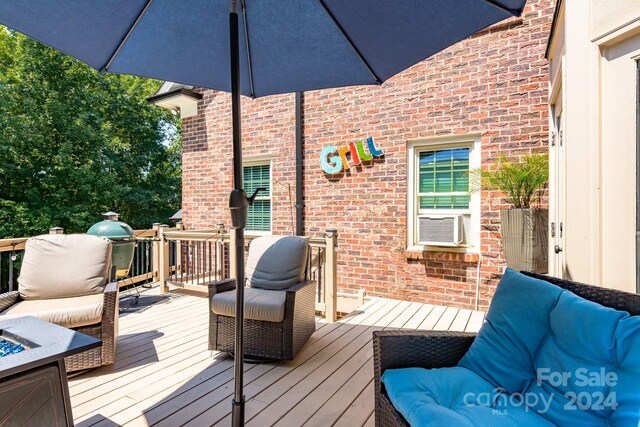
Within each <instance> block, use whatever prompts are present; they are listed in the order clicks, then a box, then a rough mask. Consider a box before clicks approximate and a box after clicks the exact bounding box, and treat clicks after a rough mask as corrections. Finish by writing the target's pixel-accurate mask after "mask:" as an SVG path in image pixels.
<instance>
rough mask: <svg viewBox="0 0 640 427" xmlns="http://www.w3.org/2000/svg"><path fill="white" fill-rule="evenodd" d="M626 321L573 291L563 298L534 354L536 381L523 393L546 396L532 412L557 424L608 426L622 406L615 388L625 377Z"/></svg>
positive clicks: (561, 297)
mask: <svg viewBox="0 0 640 427" xmlns="http://www.w3.org/2000/svg"><path fill="white" fill-rule="evenodd" d="M625 318H629V313H626V312H622V311H618V310H614V309H612V308H608V307H604V306H602V305H600V304H596V303H594V302H591V301H588V300H586V299H584V298H581V297H579V296H576V295H575V294H573V293H571V292H564V293H563V294H562V295H560V298H559V300H558V303H557V304H556V306H555V307H554V308H553V309H552V310H551V313H550V315H549V319H550V322H549V323H550V329H549V331H548V334H547V335H546V337H545V338H544V340H543V342H542V345H541V346H540V349H539V350H538V351H537V353H536V354H534V363H535V377H534V378H533V379H534V381H532V382H531V384H529V386H528V387H526V388H525V389H524V390H523V393H524V394H525V395H529V396H539V397H540V399H539V402H540V403H538V404H536V405H533V404H532V405H531V406H532V409H536V410H538V411H539V412H541V413H543V416H544V417H545V418H547V419H548V420H551V421H553V422H554V423H555V424H557V425H572V424H579V425H585V426H588V425H594V426H596V425H602V424H604V423H606V422H607V420H608V419H609V417H610V416H611V413H612V411H613V409H615V407H616V403H615V396H616V393H615V391H614V390H613V389H612V386H614V385H615V384H616V383H617V377H618V376H620V375H625V374H624V373H623V372H621V371H620V370H619V369H618V367H617V350H616V339H617V336H616V335H617V334H616V330H617V328H618V324H619V322H620V320H622V319H625ZM612 391H613V393H611V392H612ZM542 402H549V403H548V404H547V405H548V406H547V407H543V406H542ZM636 427H637V426H636Z"/></svg>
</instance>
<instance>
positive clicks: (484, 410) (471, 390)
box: [382, 367, 553, 427]
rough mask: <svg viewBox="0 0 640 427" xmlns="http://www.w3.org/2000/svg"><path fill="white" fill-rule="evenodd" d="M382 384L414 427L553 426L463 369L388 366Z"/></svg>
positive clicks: (518, 402) (396, 406) (501, 391)
mask: <svg viewBox="0 0 640 427" xmlns="http://www.w3.org/2000/svg"><path fill="white" fill-rule="evenodd" d="M382 383H383V384H384V387H385V389H386V392H387V395H388V396H389V399H390V400H391V402H392V403H393V405H394V407H395V409H396V410H397V411H398V412H400V413H401V414H402V415H403V416H404V418H405V419H406V420H407V421H408V422H409V424H410V425H411V426H413V427H419V426H438V427H440V426H469V427H472V426H478V425H486V426H493V425H500V426H518V427H522V426H533V427H538V426H540V427H551V426H553V424H552V423H550V422H549V421H547V420H546V419H545V418H543V417H541V416H540V415H538V414H537V413H536V412H535V411H533V410H530V409H528V408H527V406H526V405H525V404H524V403H523V402H521V401H518V400H517V399H516V400H514V399H512V398H511V397H510V396H508V395H507V394H505V393H504V391H503V390H501V389H499V388H496V387H494V386H493V385H492V384H491V383H489V382H488V381H486V380H484V379H483V378H482V377H480V376H479V375H478V374H476V373H474V372H472V371H470V370H468V369H466V368H462V367H452V368H441V369H423V368H405V369H388V370H386V371H385V372H384V373H383V375H382Z"/></svg>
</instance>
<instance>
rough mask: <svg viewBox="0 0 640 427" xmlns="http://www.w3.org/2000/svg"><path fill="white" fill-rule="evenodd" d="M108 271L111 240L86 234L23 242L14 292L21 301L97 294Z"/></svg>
mask: <svg viewBox="0 0 640 427" xmlns="http://www.w3.org/2000/svg"><path fill="white" fill-rule="evenodd" d="M110 268H111V241H110V240H108V239H105V238H103V237H97V236H90V235H87V234H45V235H42V236H36V237H31V238H29V239H27V242H26V244H25V250H24V258H23V261H22V268H21V270H20V277H19V278H18V291H19V292H20V297H22V299H24V300H38V299H53V298H67V297H77V296H82V295H91V294H100V293H102V292H103V291H104V287H105V285H106V284H107V279H108V278H109V270H110Z"/></svg>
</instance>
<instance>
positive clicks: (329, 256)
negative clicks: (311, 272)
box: [324, 228, 338, 323]
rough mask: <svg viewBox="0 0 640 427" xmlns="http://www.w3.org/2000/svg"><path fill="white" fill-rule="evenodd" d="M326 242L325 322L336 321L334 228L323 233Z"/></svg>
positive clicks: (336, 265) (336, 287) (336, 270)
mask: <svg viewBox="0 0 640 427" xmlns="http://www.w3.org/2000/svg"><path fill="white" fill-rule="evenodd" d="M324 238H325V242H326V264H325V270H324V275H325V276H324V304H325V318H326V320H327V322H330V323H333V322H335V321H336V319H337V317H338V314H337V305H338V254H337V251H336V248H337V246H338V232H337V231H336V230H335V229H334V228H330V229H328V230H327V232H326V234H325V235H324Z"/></svg>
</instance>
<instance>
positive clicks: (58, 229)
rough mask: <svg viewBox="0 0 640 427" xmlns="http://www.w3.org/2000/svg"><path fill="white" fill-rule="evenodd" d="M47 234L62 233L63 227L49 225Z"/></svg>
mask: <svg viewBox="0 0 640 427" xmlns="http://www.w3.org/2000/svg"><path fill="white" fill-rule="evenodd" d="M49 234H64V228H62V227H51V228H50V229H49Z"/></svg>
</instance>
